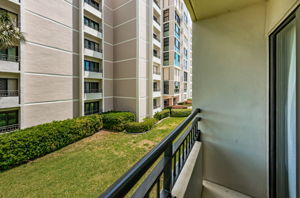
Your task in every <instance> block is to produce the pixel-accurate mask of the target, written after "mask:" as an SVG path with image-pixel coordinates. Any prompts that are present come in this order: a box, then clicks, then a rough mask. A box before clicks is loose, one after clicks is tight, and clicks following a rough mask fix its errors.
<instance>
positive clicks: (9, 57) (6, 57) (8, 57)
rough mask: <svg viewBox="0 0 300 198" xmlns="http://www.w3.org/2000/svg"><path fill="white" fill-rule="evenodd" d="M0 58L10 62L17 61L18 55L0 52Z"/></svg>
mask: <svg viewBox="0 0 300 198" xmlns="http://www.w3.org/2000/svg"><path fill="white" fill-rule="evenodd" d="M0 60H3V61H11V62H19V57H18V56H14V55H8V54H0Z"/></svg>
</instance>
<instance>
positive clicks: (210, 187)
mask: <svg viewBox="0 0 300 198" xmlns="http://www.w3.org/2000/svg"><path fill="white" fill-rule="evenodd" d="M201 198H251V197H249V196H247V195H244V194H241V193H239V192H236V191H234V190H231V189H228V188H225V187H223V186H220V185H218V184H215V183H212V182H209V181H203V191H202V197H201Z"/></svg>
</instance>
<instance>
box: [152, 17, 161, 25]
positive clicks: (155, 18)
mask: <svg viewBox="0 0 300 198" xmlns="http://www.w3.org/2000/svg"><path fill="white" fill-rule="evenodd" d="M153 20H154V21H155V22H156V23H157V24H158V25H160V22H159V21H158V19H157V17H156V16H153Z"/></svg>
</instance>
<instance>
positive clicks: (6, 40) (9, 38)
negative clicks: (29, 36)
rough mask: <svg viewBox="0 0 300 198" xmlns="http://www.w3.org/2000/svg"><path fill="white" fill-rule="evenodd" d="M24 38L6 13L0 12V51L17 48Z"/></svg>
mask: <svg viewBox="0 0 300 198" xmlns="http://www.w3.org/2000/svg"><path fill="white" fill-rule="evenodd" d="M24 41H25V37H24V35H23V33H22V32H20V30H19V28H18V27H17V26H16V25H15V24H14V22H13V21H12V19H11V17H10V16H9V15H8V13H6V12H1V11H0V49H7V48H10V47H15V46H18V45H19V43H20V42H24Z"/></svg>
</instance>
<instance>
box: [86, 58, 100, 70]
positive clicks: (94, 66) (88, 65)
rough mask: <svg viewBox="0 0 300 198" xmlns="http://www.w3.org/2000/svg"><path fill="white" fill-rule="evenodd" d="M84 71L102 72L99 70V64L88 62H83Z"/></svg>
mask: <svg viewBox="0 0 300 198" xmlns="http://www.w3.org/2000/svg"><path fill="white" fill-rule="evenodd" d="M84 70H85V71H91V72H102V70H100V66H99V63H97V62H93V61H88V60H85V61H84Z"/></svg>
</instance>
